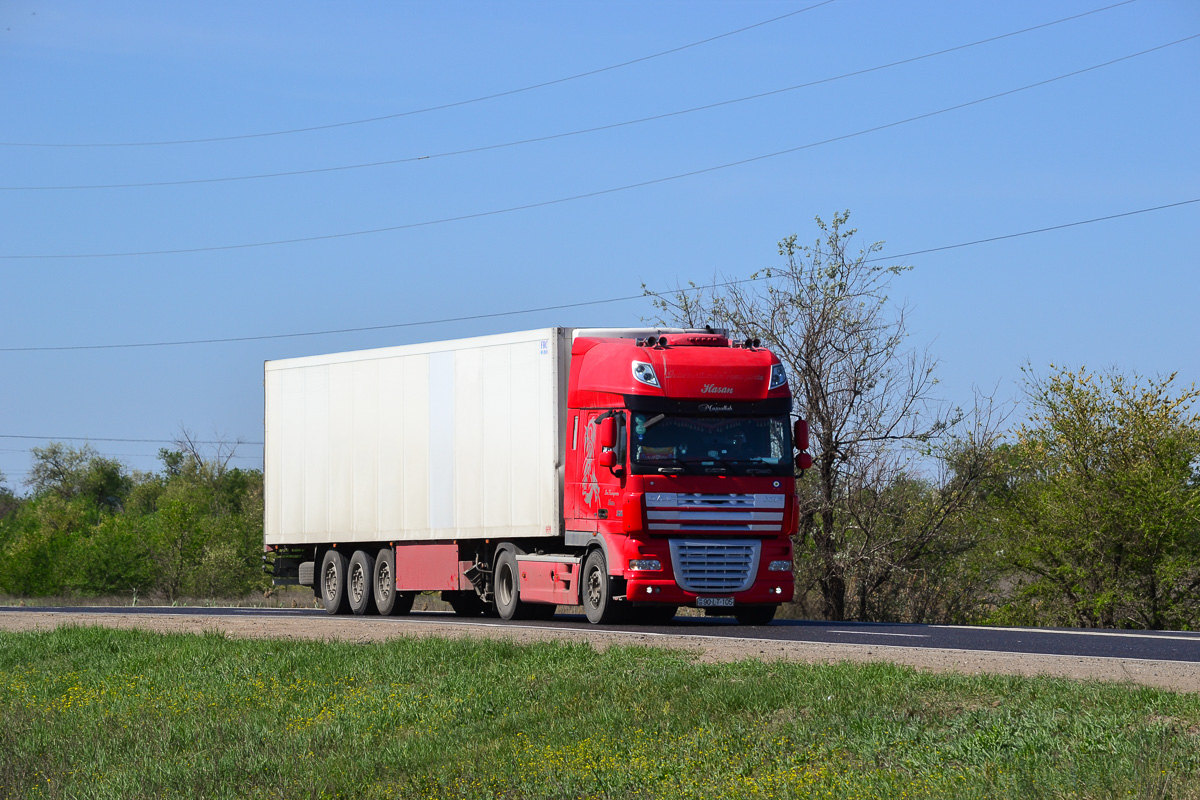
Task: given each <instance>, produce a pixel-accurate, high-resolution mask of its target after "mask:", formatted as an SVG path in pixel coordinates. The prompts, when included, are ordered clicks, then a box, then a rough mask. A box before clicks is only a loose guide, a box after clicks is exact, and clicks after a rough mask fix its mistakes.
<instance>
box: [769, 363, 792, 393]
mask: <svg viewBox="0 0 1200 800" xmlns="http://www.w3.org/2000/svg"><path fill="white" fill-rule="evenodd" d="M785 383H787V372H785V371H784V369H783V364H772V365H771V384H770V385H769V386H768V387H767V389H778V388H779V387H780V386H783V385H784V384H785Z"/></svg>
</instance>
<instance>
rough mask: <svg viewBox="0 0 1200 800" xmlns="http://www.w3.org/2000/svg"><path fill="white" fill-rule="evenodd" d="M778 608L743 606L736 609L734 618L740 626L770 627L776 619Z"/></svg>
mask: <svg viewBox="0 0 1200 800" xmlns="http://www.w3.org/2000/svg"><path fill="white" fill-rule="evenodd" d="M776 608H777V606H743V607H741V608H735V609H734V611H733V617H734V619H736V620H737V621H738V625H769V624H771V620H773V619H775V609H776Z"/></svg>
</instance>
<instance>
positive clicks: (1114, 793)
mask: <svg viewBox="0 0 1200 800" xmlns="http://www.w3.org/2000/svg"><path fill="white" fill-rule="evenodd" d="M347 624H348V625H350V624H353V622H352V621H348V622H347ZM1197 731H1200V698H1198V697H1196V696H1193V695H1180V694H1172V693H1169V692H1163V691H1158V690H1153V689H1146V688H1134V687H1129V686H1116V685H1105V684H1098V683H1079V682H1072V681H1066V680H1051V679H1027V678H1017V677H963V676H951V675H932V674H926V673H920V672H916V671H913V670H911V669H907V668H902V667H893V666H886V665H866V666H864V665H850V664H843V665H833V666H808V665H802V664H788V663H782V662H777V663H761V662H758V661H745V662H741V663H737V664H719V665H718V664H697V663H694V662H693V661H692V660H691V659H690V657H689V656H687V655H686V654H681V653H679V652H671V651H663V650H654V649H646V648H611V649H609V650H606V651H604V652H596V651H594V650H593V649H591V648H590V647H588V646H586V645H567V644H534V645H528V646H519V645H516V644H512V643H508V642H498V641H478V642H470V641H447V640H440V639H419V640H397V641H390V642H387V643H380V644H367V645H353V644H325V643H319V642H288V641H278V640H257V641H250V640H235V639H226V638H223V637H222V636H219V635H206V636H194V635H157V634H150V633H144V632H137V631H116V630H106V629H100V628H65V629H59V630H56V631H53V632H46V633H29V634H0V797H13V798H43V797H44V798H56V797H63V798H75V797H78V798H91V797H96V798H136V797H147V798H149V797H177V796H178V797H196V798H201V797H203V798H210V797H260V798H276V797H289V798H290V797H297V798H306V797H338V796H345V797H354V798H374V797H404V798H408V797H414V798H421V797H431V798H433V797H437V798H451V797H469V798H475V797H478V798H493V797H504V798H525V797H530V798H575V797H605V798H610V797H611V798H621V797H670V798H711V797H747V798H771V797H775V798H788V797H833V798H872V797H896V798H901V797H944V798H971V797H1012V798H1031V797H1034V798H1035V797H1054V798H1059V797H1131V796H1132V797H1171V798H1200V735H1197Z"/></svg>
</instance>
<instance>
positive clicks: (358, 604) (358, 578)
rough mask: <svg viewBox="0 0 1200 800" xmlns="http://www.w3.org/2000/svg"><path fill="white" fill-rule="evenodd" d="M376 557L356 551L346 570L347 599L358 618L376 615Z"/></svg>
mask: <svg viewBox="0 0 1200 800" xmlns="http://www.w3.org/2000/svg"><path fill="white" fill-rule="evenodd" d="M374 583H375V556H373V555H371V554H370V553H368V552H367V551H366V550H355V551H354V555H352V556H350V566H348V567H347V568H346V599H347V600H348V601H349V602H350V610H351V611H353V612H354V614H355V615H356V616H359V617H361V616H365V615H367V614H374V613H375V593H374V592H373V591H372V590H371V587H372V585H373V584H374Z"/></svg>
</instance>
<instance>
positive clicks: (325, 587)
mask: <svg viewBox="0 0 1200 800" xmlns="http://www.w3.org/2000/svg"><path fill="white" fill-rule="evenodd" d="M319 581H320V585H319V587H318V591H319V593H320V595H319V596H320V598H321V605H323V606H325V610H326V611H328V612H329V613H330V614H348V613H350V599H349V597H347V595H346V557H345V556H343V555H342V554H341V553H339V552H338V551H337V550H327V551H325V557H324V558H323V559H321V575H320V577H319Z"/></svg>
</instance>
